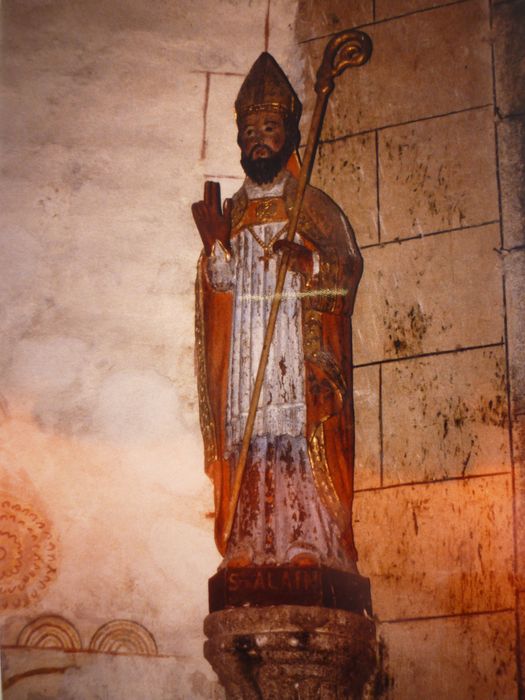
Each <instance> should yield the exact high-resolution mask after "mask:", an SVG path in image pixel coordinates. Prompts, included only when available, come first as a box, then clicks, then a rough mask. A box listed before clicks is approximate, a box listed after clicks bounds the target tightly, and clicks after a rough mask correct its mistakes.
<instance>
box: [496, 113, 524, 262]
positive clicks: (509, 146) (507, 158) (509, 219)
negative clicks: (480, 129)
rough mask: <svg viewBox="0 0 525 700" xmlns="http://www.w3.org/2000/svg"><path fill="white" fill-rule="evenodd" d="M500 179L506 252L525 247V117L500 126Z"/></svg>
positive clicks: (516, 118)
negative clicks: (509, 249) (508, 249)
mask: <svg viewBox="0 0 525 700" xmlns="http://www.w3.org/2000/svg"><path fill="white" fill-rule="evenodd" d="M498 146H499V177H500V183H501V210H502V216H503V241H504V245H505V248H514V247H516V246H523V245H525V117H512V118H510V119H505V120H503V121H501V122H499V124H498Z"/></svg>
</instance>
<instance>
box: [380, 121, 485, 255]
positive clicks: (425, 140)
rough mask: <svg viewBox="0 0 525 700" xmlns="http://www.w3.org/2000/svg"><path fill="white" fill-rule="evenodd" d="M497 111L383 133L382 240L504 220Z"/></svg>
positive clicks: (406, 126)
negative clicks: (500, 203)
mask: <svg viewBox="0 0 525 700" xmlns="http://www.w3.org/2000/svg"><path fill="white" fill-rule="evenodd" d="M495 153H496V150H495V145H494V117H493V114H492V108H484V109H479V110H474V111H468V112H463V113H460V114H452V115H449V116H447V117H441V118H438V119H431V120H425V121H422V122H418V123H416V124H407V125H404V126H399V127H395V128H392V129H385V130H383V131H381V132H380V133H379V179H380V187H379V192H380V211H381V240H382V241H385V240H393V239H395V238H404V237H408V236H413V235H419V234H423V233H430V232H432V231H444V230H447V229H451V228H459V227H462V226H472V225H475V224H483V223H486V222H488V221H494V220H496V219H498V218H499V208H498V190H497V182H496V162H495Z"/></svg>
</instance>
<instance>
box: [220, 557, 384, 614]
mask: <svg viewBox="0 0 525 700" xmlns="http://www.w3.org/2000/svg"><path fill="white" fill-rule="evenodd" d="M208 589H209V608H210V612H211V613H213V612H218V611H219V610H225V609H227V608H238V607H243V606H246V605H249V606H256V607H258V606H267V605H316V606H320V607H323V608H338V609H340V610H347V611H348V612H352V613H357V614H363V612H365V611H366V613H367V614H368V615H372V601H371V597H370V581H369V579H367V578H365V577H364V576H360V575H359V574H352V573H349V572H347V571H339V570H337V569H330V568H328V567H326V566H318V567H298V566H257V567H245V568H225V569H221V570H220V571H218V572H217V573H216V574H215V576H212V577H211V578H210V580H209V581H208Z"/></svg>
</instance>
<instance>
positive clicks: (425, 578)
mask: <svg viewBox="0 0 525 700" xmlns="http://www.w3.org/2000/svg"><path fill="white" fill-rule="evenodd" d="M301 4H302V12H301V13H300V15H299V16H300V17H302V18H303V19H301V20H299V21H298V24H297V35H298V39H299V42H300V45H301V47H302V48H303V50H304V52H305V54H306V57H307V69H306V72H307V76H308V78H309V80H308V83H309V84H310V86H311V84H312V76H313V75H314V71H315V68H316V66H317V65H318V63H319V60H320V56H321V53H322V49H323V47H324V45H325V43H326V41H327V36H328V35H329V34H330V33H332V32H334V31H338V30H339V29H341V28H347V27H357V26H358V27H360V28H362V29H363V30H364V31H366V32H367V33H368V34H369V35H370V36H371V38H372V41H373V43H374V54H373V57H372V60H371V61H370V63H369V64H368V65H367V66H365V67H364V68H361V69H359V70H356V71H354V72H352V71H348V73H346V74H345V75H344V76H343V77H342V78H341V79H340V81H339V83H338V84H337V87H336V90H335V92H334V95H333V97H332V101H331V105H330V107H329V111H328V114H327V120H326V124H325V128H324V132H323V141H324V143H323V144H322V146H321V148H320V157H319V159H318V162H317V168H316V173H315V179H314V181H315V182H317V184H318V185H319V186H320V187H322V188H324V189H325V190H326V191H328V192H329V193H330V194H331V195H332V196H333V197H334V199H336V200H337V201H339V202H340V203H341V204H342V205H343V207H344V208H345V210H346V212H347V214H348V216H349V218H350V220H351V221H352V222H353V225H354V227H355V230H356V234H357V238H358V240H359V242H360V245H361V248H362V250H363V255H364V258H365V272H364V276H363V281H362V284H361V289H360V292H359V294H358V301H357V307H356V312H355V316H354V350H355V362H356V365H357V368H356V371H355V379H356V386H355V392H356V413H357V425H358V436H357V437H358V445H357V461H356V488H357V495H356V502H355V511H354V512H355V516H354V519H355V529H356V536H357V544H358V549H359V553H360V569H361V571H362V573H364V574H366V575H368V576H370V578H371V580H372V591H373V602H374V607H375V613H376V615H377V618H378V620H379V622H380V636H381V639H382V644H383V647H382V670H383V677H382V678H381V679H380V682H379V684H378V693H379V695H381V697H388V698H396V699H398V698H399V700H408V699H411V698H413V699H414V700H416V699H419V698H423V697H424V698H432V699H437V698H449V697H454V698H479V699H480V700H482V699H484V698H489V697H493V698H514V697H516V696H517V685H516V678H517V673H518V671H519V655H520V654H519V649H520V634H519V631H518V625H517V622H518V615H517V613H518V609H517V605H516V598H515V586H514V571H515V547H516V545H517V540H516V529H517V525H515V521H514V515H513V509H514V508H515V507H517V506H518V507H521V506H520V505H519V503H516V504H514V502H513V494H514V492H515V490H516V483H517V481H518V475H519V473H520V472H519V471H518V466H519V464H520V455H519V454H518V448H517V439H516V436H517V435H518V433H517V430H518V427H519V421H521V422H523V421H522V418H523V415H522V414H523V396H524V391H523V386H524V385H523V369H522V368H523V357H522V353H523V340H524V334H523V320H522V319H523V261H522V258H523V251H522V248H523V193H522V191H521V190H519V186H520V185H519V184H518V183H520V179H519V173H520V172H522V169H523V165H522V163H523V151H522V150H521V152H520V144H522V142H523V134H522V131H520V130H521V129H522V124H521V122H522V119H523V117H522V116H520V117H514V116H513V114H512V110H514V111H515V112H521V115H522V114H523V106H524V104H523V95H522V94H521V93H522V92H523V87H522V86H523V53H522V51H523V49H522V46H523V42H522V41H521V43H520V38H521V40H522V39H523V3H519V2H515V3H512V2H511V3H495V7H494V8H492V7H489V3H487V2H484V1H481V0H466V1H464V2H430V1H425V0H421V1H419V2H414V1H411V0H396V1H395V2H394V1H392V0H388V1H387V0H376V2H375V3H374V2H366V1H364V2H356V3H341V2H338V1H337V0H329V1H328V2H325V3H323V4H322V11H318V6H317V3H315V2H310V1H309V0H301V3H300V5H301ZM318 37H322V38H318ZM493 39H494V40H495V43H493V41H492V40H493ZM520 52H521V53H520ZM520 61H521V64H520ZM513 76H514V77H513ZM308 83H307V86H306V93H307V94H308V95H311V94H312V90H311V88H310V89H308V88H309V85H308ZM518 83H519V86H518ZM500 120H502V121H500ZM496 127H497V128H496ZM521 149H522V146H521ZM498 166H499V167H498ZM520 168H521V170H520ZM502 211H503V218H502ZM507 222H508V223H507ZM502 224H503V226H502ZM505 224H506V225H505ZM520 266H521V267H520ZM520 368H521V369H520ZM509 376H510V377H511V383H510V396H509V382H508V381H507V378H508V377H509ZM520 397H521V398H520ZM509 398H510V399H511V402H512V403H511V407H512V411H511V412H509ZM517 421H518V423H517ZM522 430H523V429H522ZM520 435H521V433H520ZM513 437H514V440H513ZM522 442H523V440H522ZM513 448H514V449H513ZM521 449H522V448H521ZM513 456H514V469H513ZM522 460H523V453H521V463H522ZM520 541H521V540H520ZM522 549H523V547H521V549H520V562H521V561H522V554H521V552H522ZM520 566H521V564H520ZM520 581H521V579H520ZM521 586H522V588H523V584H522V583H521Z"/></svg>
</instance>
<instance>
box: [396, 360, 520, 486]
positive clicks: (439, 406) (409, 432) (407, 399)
mask: <svg viewBox="0 0 525 700" xmlns="http://www.w3.org/2000/svg"><path fill="white" fill-rule="evenodd" d="M382 371H383V383H382V399H383V430H384V438H383V439H384V461H383V479H384V481H383V483H384V485H388V484H399V483H403V482H411V481H429V480H433V479H442V478H447V477H452V476H465V475H467V476H470V475H472V474H483V473H486V474H490V473H494V472H501V471H509V470H510V468H511V465H510V456H509V432H508V415H507V396H506V386H505V350H504V348H503V347H497V348H491V349H487V350H470V351H467V352H462V353H454V354H446V355H437V356H433V357H426V358H422V359H416V360H408V361H406V362H402V361H401V362H393V363H390V364H385V365H383V370H382ZM408 436H410V439H407V437H408Z"/></svg>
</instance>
